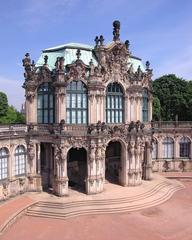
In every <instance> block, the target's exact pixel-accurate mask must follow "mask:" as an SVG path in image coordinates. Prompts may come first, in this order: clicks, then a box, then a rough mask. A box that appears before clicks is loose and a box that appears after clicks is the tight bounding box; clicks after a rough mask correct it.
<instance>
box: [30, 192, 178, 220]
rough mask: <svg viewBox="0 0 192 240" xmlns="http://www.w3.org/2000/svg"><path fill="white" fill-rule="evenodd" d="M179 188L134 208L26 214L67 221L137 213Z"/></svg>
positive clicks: (167, 196) (158, 202)
mask: <svg viewBox="0 0 192 240" xmlns="http://www.w3.org/2000/svg"><path fill="white" fill-rule="evenodd" d="M179 189H181V188H178V189H172V190H170V191H169V192H168V193H167V194H166V195H164V197H162V198H159V199H157V200H153V201H151V202H147V203H143V204H138V205H134V206H127V207H118V208H114V207H113V206H110V208H103V209H89V210H81V211H73V212H68V213H62V212H58V213H57V212H47V211H46V212H42V211H35V210H34V211H30V212H27V215H28V216H33V217H44V218H57V219H67V218H70V217H77V216H82V215H91V214H93V215H94V214H108V213H123V212H131V211H137V210H141V209H144V208H148V207H153V206H156V205H158V204H161V203H163V202H164V201H166V200H168V199H169V198H170V197H171V196H172V195H173V193H174V192H175V191H178V190H179Z"/></svg>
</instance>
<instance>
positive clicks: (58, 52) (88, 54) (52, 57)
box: [36, 43, 145, 72]
mask: <svg viewBox="0 0 192 240" xmlns="http://www.w3.org/2000/svg"><path fill="white" fill-rule="evenodd" d="M77 49H80V50H81V57H80V59H81V60H82V61H83V62H84V63H85V64H86V65H89V63H90V61H91V60H92V61H93V64H94V65H95V66H97V65H98V62H97V59H96V56H95V54H94V51H93V50H94V47H93V46H90V45H86V44H81V43H68V44H64V45H59V46H56V47H51V48H47V49H45V50H43V51H42V54H41V56H40V58H39V60H38V61H37V63H36V66H37V67H38V66H42V65H43V64H44V57H45V55H47V56H48V62H47V65H48V68H49V69H50V70H53V69H54V68H55V62H56V60H57V57H64V59H65V65H67V64H71V63H73V62H74V61H76V59H77V56H76V53H77ZM128 64H129V67H132V71H133V72H136V71H137V69H138V67H139V66H140V68H141V70H142V71H143V72H144V71H145V68H144V65H143V63H142V61H141V59H140V58H137V57H134V56H131V57H129V59H128Z"/></svg>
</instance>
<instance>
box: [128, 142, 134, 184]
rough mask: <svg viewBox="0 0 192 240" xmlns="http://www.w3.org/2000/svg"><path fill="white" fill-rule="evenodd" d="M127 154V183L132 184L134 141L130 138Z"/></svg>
mask: <svg viewBox="0 0 192 240" xmlns="http://www.w3.org/2000/svg"><path fill="white" fill-rule="evenodd" d="M128 156H129V170H128V185H129V186H133V185H134V172H135V141H134V140H133V139H131V140H130V143H129V147H128Z"/></svg>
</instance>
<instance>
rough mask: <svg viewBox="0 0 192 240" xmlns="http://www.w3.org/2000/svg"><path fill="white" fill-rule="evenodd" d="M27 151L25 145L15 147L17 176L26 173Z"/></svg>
mask: <svg viewBox="0 0 192 240" xmlns="http://www.w3.org/2000/svg"><path fill="white" fill-rule="evenodd" d="M25 159H26V151H25V147H24V146H22V145H19V146H18V147H17V148H16V149H15V176H18V175H22V174H25V169H26V161H25Z"/></svg>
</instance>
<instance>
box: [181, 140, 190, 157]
mask: <svg viewBox="0 0 192 240" xmlns="http://www.w3.org/2000/svg"><path fill="white" fill-rule="evenodd" d="M179 146H180V157H183V158H189V157H190V148H191V141H190V140H189V138H188V137H182V138H181V140H180V142H179Z"/></svg>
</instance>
